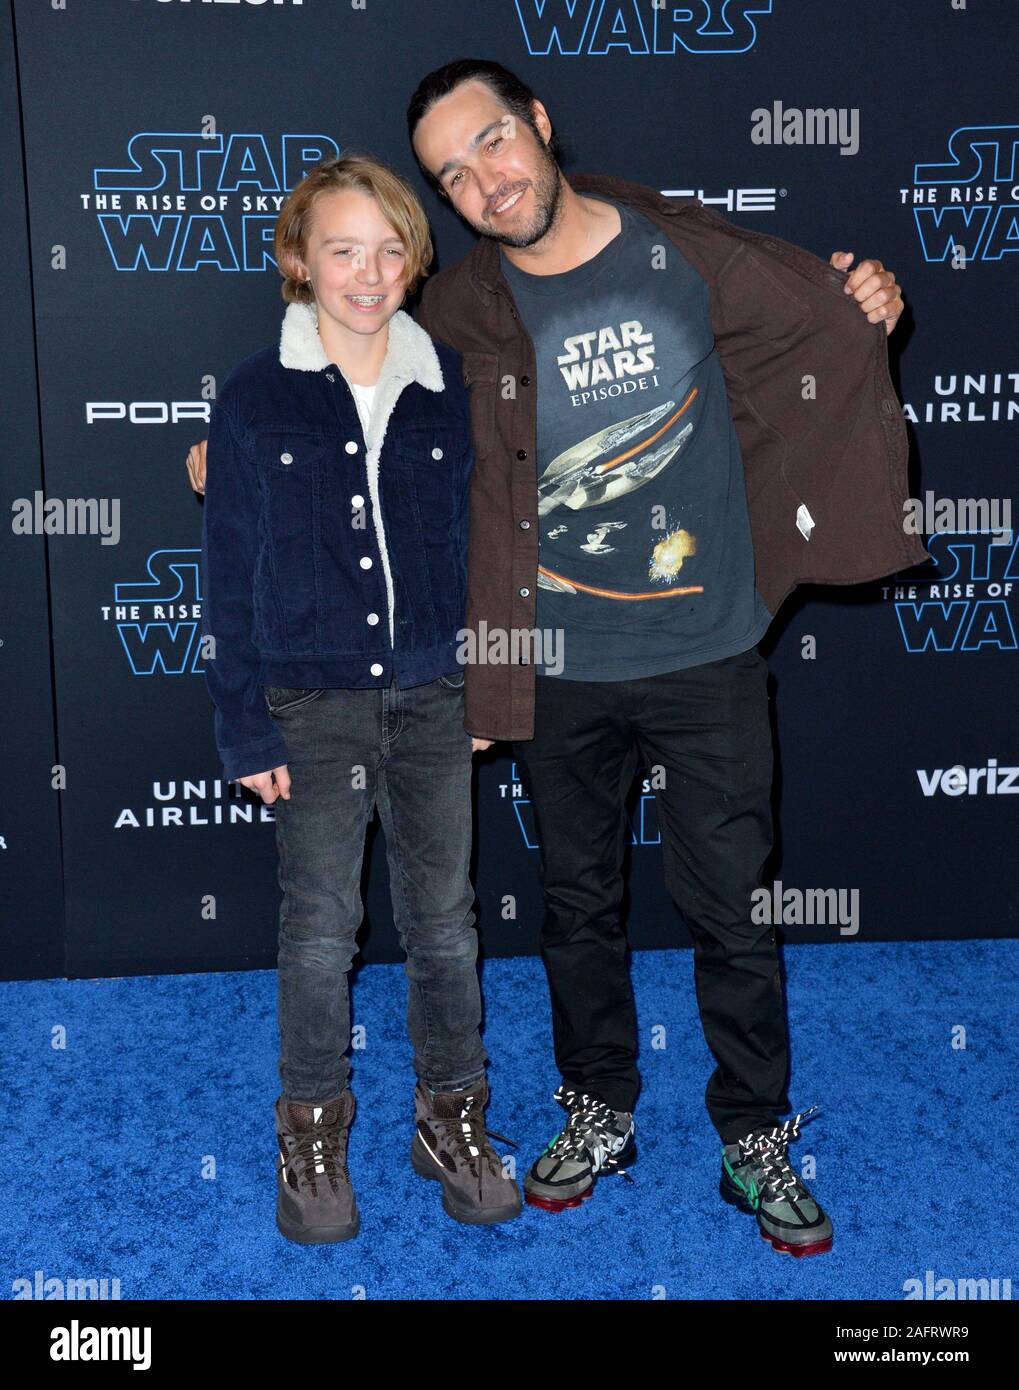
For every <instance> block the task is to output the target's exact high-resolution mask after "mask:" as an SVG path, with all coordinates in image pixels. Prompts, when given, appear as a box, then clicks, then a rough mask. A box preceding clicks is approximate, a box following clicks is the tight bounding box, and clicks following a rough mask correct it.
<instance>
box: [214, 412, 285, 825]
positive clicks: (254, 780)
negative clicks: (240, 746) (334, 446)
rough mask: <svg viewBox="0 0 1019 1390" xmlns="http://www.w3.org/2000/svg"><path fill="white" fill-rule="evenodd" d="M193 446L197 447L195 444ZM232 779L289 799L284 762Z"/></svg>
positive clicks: (265, 796) (271, 797)
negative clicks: (279, 765) (280, 765)
mask: <svg viewBox="0 0 1019 1390" xmlns="http://www.w3.org/2000/svg"><path fill="white" fill-rule="evenodd" d="M195 448H196V449H197V448H198V445H197V444H196V445H195ZM204 455H205V442H204V440H203V442H202V456H203V458H204ZM192 486H194V484H192ZM196 491H198V492H201V488H197V489H196ZM274 779H275V781H274ZM233 780H234V781H235V782H239V783H240V784H241V786H242V787H249V788H250V789H251V790H252V791H253V792H258V794H259V796H260V797H261V798H262V800H263V801H264V802H265V804H266V805H267V806H271V805H272V803H273V802H274V801H277V800H279V798H280V797H282V798H283V800H284V801H289V800H290V773H289V772H288V771H287V765H286V763H284V764H283V765H282V767H274V768H273V769H272V771H271V772H256V773H254V774H253V775H252V776H251V777H235V778H234V779H233Z"/></svg>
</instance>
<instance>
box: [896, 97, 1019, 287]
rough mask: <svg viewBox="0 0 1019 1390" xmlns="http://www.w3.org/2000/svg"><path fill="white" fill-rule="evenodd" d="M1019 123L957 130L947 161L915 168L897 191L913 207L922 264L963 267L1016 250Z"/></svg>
mask: <svg viewBox="0 0 1019 1390" xmlns="http://www.w3.org/2000/svg"><path fill="white" fill-rule="evenodd" d="M1017 146H1019V125H967V126H959V128H958V129H957V130H953V131H952V133H951V135H950V136H949V137H948V158H947V159H946V160H945V161H944V163H941V164H917V165H916V167H915V170H914V174H913V187H912V188H902V189H900V190H899V192H900V196H901V198H902V202H903V205H904V206H911V207H912V208H913V216H914V218H915V219H916V229H917V232H918V233H919V236H920V245H921V247H922V249H923V255H924V260H927V261H948V262H950V263H951V264H952V265H953V266H959V267H964V266H966V265H968V264H970V263H971V262H973V261H1001V260H1002V259H1003V258H1004V256H1005V255H1006V253H1008V252H1010V251H1019V169H1017V166H1016V149H1017Z"/></svg>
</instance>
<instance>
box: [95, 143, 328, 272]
mask: <svg viewBox="0 0 1019 1390" xmlns="http://www.w3.org/2000/svg"><path fill="white" fill-rule="evenodd" d="M338 153H339V146H338V145H337V143H336V141H335V140H333V139H332V138H331V136H328V135H284V136H282V137H281V138H280V141H279V144H278V147H276V148H271V147H270V142H269V140H268V139H267V138H266V137H265V136H264V135H231V136H229V137H225V136H223V135H222V134H220V133H218V132H217V131H215V130H214V129H213V128H211V126H210V128H209V129H207V130H204V131H199V132H190V131H143V132H140V133H139V134H137V135H133V136H132V137H131V139H130V140H129V141H128V145H127V155H128V164H127V166H126V167H124V168H112V169H96V170H94V171H93V176H92V177H93V184H94V191H93V192H90V193H83V194H82V195H81V200H82V206H83V208H84V209H85V211H86V212H92V213H94V214H95V216H96V220H97V221H98V223H99V230H100V232H101V234H102V236H103V239H104V241H105V242H106V246H107V249H108V250H109V253H110V259H111V260H112V262H113V264H114V266H115V267H116V269H117V270H160V271H168V270H176V271H197V270H205V269H207V270H252V271H259V270H267V269H269V268H270V267H271V266H274V265H275V261H274V260H273V258H272V255H271V252H272V245H273V235H274V232H275V227H276V217H277V214H278V213H279V210H280V208H281V206H282V204H283V200H284V199H285V198H286V196H287V193H288V192H289V191H290V189H292V188H293V187H295V185H296V184H298V183H299V182H300V181H301V179H302V178H303V177H304V174H305V172H306V171H307V170H308V169H311V168H313V167H314V166H315V165H316V164H318V163H319V162H320V161H321V160H323V159H328V158H330V157H331V156H333V155H336V154H338Z"/></svg>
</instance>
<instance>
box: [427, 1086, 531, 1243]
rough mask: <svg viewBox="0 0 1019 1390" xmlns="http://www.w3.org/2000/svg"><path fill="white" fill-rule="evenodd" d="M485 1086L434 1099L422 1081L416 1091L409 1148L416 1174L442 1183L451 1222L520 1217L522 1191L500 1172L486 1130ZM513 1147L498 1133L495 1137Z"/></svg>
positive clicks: (484, 1222)
mask: <svg viewBox="0 0 1019 1390" xmlns="http://www.w3.org/2000/svg"><path fill="white" fill-rule="evenodd" d="M487 1103H488V1082H487V1080H486V1078H485V1077H482V1078H481V1080H480V1081H479V1082H478V1084H477V1085H476V1086H474V1087H473V1088H472V1089H471V1090H467V1091H440V1092H439V1093H438V1095H436V1096H433V1095H432V1094H431V1092H430V1091H429V1089H428V1087H427V1086H426V1085H425V1083H424V1082H423V1081H420V1080H419V1081H418V1084H417V1086H416V1087H415V1090H414V1113H415V1118H416V1120H417V1133H416V1134H415V1136H414V1142H413V1143H412V1144H411V1148H410V1161H411V1163H412V1164H413V1166H414V1171H415V1172H416V1173H419V1174H420V1175H421V1177H423V1178H437V1179H438V1181H439V1182H441V1183H442V1205H443V1208H444V1209H445V1211H446V1214H447V1215H448V1216H451V1217H452V1218H453V1220H454V1221H466V1222H468V1223H469V1224H471V1225H476V1226H488V1225H492V1224H494V1223H495V1222H497V1221H510V1220H512V1218H513V1217H514V1216H519V1215H520V1205H521V1204H520V1189H519V1187H518V1186H517V1185H516V1183H515V1182H514V1181H513V1179H512V1178H508V1177H507V1176H506V1175H505V1173H504V1172H503V1170H502V1160H501V1159H500V1158H499V1155H498V1154H497V1153H496V1151H495V1149H493V1148H492V1145H491V1142H490V1140H489V1138H488V1133H487V1131H486V1129H485V1106H486V1104H487ZM495 1137H496V1139H501V1140H502V1142H503V1143H504V1144H511V1143H512V1142H513V1141H512V1140H511V1139H506V1138H504V1137H503V1135H501V1134H496V1135H495Z"/></svg>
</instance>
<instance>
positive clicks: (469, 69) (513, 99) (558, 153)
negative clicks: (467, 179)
mask: <svg viewBox="0 0 1019 1390" xmlns="http://www.w3.org/2000/svg"><path fill="white" fill-rule="evenodd" d="M472 80H474V81H478V82H484V84H485V86H486V87H489V88H490V89H491V90H492V91H493V92H494V93H495V95H496V96H497V97H498V99H499V100H500V101H501V102H502V104H503V106H505V107H506V109H507V110H508V111H509V112H510V113H511V114H512V115H513V116H515V117H516V118H517V120H518V121H523V122H524V123H525V125H527V126H529V127H530V129H531V130H532V131H533V132H534V138H535V139H536V140H537V141H538V142H539V144H541V143H543V141H542V137H541V134H540V132H539V130H538V127H537V126H536V125H535V122H534V113H533V112H532V110H531V103H532V102H533V101H534V100H535V94H534V92H532V90H531V89H530V87H528V85H527V83H526V82H522V81H521V80H520V78H519V77H517V76H516V75H515V74H514V73H512V72H510V70H509V68H504V67H503V65H502V64H501V63H493V62H490V61H489V60H488V59H487V58H457V59H455V60H454V61H453V62H452V63H446V64H445V65H444V66H443V67H441V68H436V69H435V71H434V72H430V73H429V74H428V76H427V77H424V78H422V80H421V81H420V82H419V83H418V86H417V90H416V91H415V93H414V95H413V96H412V97H411V99H410V105H409V106H408V107H407V135H408V137H409V138H410V140H411V143H412V144H413V140H414V132H415V131H416V130H417V128H418V123H419V122H420V121H421V120H422V119H423V118H424V117H425V116H426V115H427V114H428V112H429V111H430V110H431V109H432V107H433V106H434V105H435V103H436V102H438V101H441V100H442V98H443V97H447V96H449V94H450V92H452V91H454V90H455V89H456V88H457V87H459V86H460V84H461V83H462V82H469V81H472ZM547 148H548V152H549V154H550V155H551V156H552V158H553V159H554V160H555V162H556V163H557V164H559V163H561V161H562V146H561V145H560V143H559V138H558V136H557V135H556V133H555V131H554V130H553V131H552V136H551V138H550V140H549V142H548V146H547ZM419 163H420V161H419ZM424 173H425V175H426V177H427V179H428V182H429V183H430V184H431V185H432V187H433V188H436V189H440V191H441V185H440V184H439V182H438V180H437V179H435V178H434V177H433V175H432V173H431V171H430V170H428V169H425V170H424Z"/></svg>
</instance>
